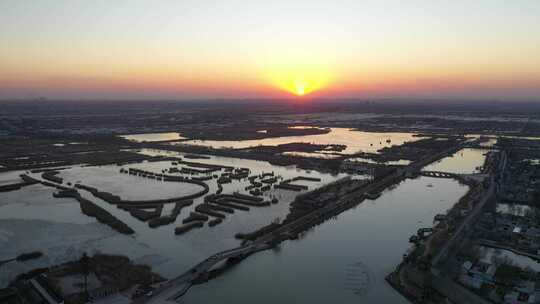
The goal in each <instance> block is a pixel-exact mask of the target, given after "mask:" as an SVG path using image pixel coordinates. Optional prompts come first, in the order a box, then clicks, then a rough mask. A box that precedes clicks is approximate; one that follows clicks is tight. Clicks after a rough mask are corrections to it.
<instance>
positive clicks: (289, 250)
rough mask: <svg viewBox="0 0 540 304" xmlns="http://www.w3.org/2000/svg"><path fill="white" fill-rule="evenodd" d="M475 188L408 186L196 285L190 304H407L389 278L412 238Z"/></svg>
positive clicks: (435, 182) (440, 182)
mask: <svg viewBox="0 0 540 304" xmlns="http://www.w3.org/2000/svg"><path fill="white" fill-rule="evenodd" d="M467 190H468V187H467V186H465V185H462V184H459V183H458V182H456V181H454V180H451V179H437V178H430V177H420V178H416V179H412V180H411V179H409V180H406V181H404V182H402V183H401V184H399V185H397V186H396V187H394V188H392V189H388V190H386V191H385V192H384V193H383V194H382V195H381V196H380V197H379V198H378V199H377V200H375V201H369V200H366V201H364V202H362V203H361V204H360V205H358V206H357V207H356V208H354V209H351V210H349V211H347V212H345V213H343V214H341V215H339V216H338V217H337V218H336V219H335V220H331V221H327V222H325V223H324V224H322V225H320V226H318V227H316V228H314V229H312V230H310V231H309V232H308V233H307V234H305V235H304V236H303V237H301V238H300V239H299V240H296V241H288V242H284V243H283V244H282V245H281V247H280V248H279V249H277V250H273V251H265V252H261V253H258V254H256V255H253V256H251V257H249V258H247V259H246V260H245V261H243V262H242V263H240V264H238V265H237V266H236V267H234V268H232V269H231V270H229V271H228V272H227V273H225V274H224V275H222V276H220V277H218V278H216V279H214V280H212V281H210V282H208V283H206V284H203V285H198V286H195V287H193V288H192V289H191V290H190V291H189V292H188V293H187V294H186V296H185V297H184V298H183V300H182V303H217V302H221V303H235V302H236V303H252V302H255V303H272V304H273V303H280V302H281V303H290V302H295V303H331V302H333V303H353V302H363V303H407V302H406V300H405V299H404V298H403V297H401V296H400V295H399V294H398V293H397V292H396V291H394V290H393V289H392V288H391V287H390V286H389V285H388V284H387V283H386V281H385V279H384V278H385V276H386V275H387V274H388V273H390V272H391V271H392V270H393V269H394V267H396V265H398V264H399V262H400V261H401V258H402V256H403V254H404V253H406V252H407V250H408V249H409V248H410V244H409V243H408V239H409V236H410V235H411V234H414V233H415V232H416V230H417V229H418V228H421V227H431V226H432V223H433V217H434V216H435V215H436V214H437V213H442V212H445V211H446V210H448V209H449V208H450V207H451V206H452V205H453V204H454V203H455V202H456V201H457V200H458V199H459V198H460V197H461V196H462V195H464V194H465V193H466V191H467Z"/></svg>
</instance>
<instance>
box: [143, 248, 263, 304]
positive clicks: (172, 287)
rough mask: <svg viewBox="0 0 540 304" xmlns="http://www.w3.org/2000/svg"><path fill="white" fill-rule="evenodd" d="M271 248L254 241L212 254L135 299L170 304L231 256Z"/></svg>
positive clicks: (149, 303)
mask: <svg viewBox="0 0 540 304" xmlns="http://www.w3.org/2000/svg"><path fill="white" fill-rule="evenodd" d="M268 248H270V246H269V245H268V244H266V243H252V244H248V245H245V246H240V247H237V248H233V249H229V250H224V251H221V252H218V253H216V254H213V255H211V256H210V257H208V258H206V259H205V260H204V261H202V262H200V263H199V264H197V265H195V266H194V267H192V268H191V269H190V270H188V271H187V272H185V273H183V274H182V275H180V276H178V277H176V278H174V279H172V280H169V281H167V283H165V284H163V285H161V286H160V287H158V288H157V289H156V290H155V291H154V292H153V295H152V296H151V297H149V298H145V299H140V300H136V301H134V303H137V304H143V303H145V304H170V303H176V301H177V300H178V299H179V298H180V297H182V296H183V295H184V294H185V293H186V292H187V291H188V290H189V288H191V286H192V285H193V284H194V282H195V281H196V280H197V279H200V278H204V277H205V276H207V275H208V273H209V271H210V270H211V269H212V268H213V267H214V266H216V265H217V264H219V263H221V262H222V261H226V260H227V259H231V258H243V257H246V256H248V255H250V254H252V253H254V252H257V251H262V250H266V249H268Z"/></svg>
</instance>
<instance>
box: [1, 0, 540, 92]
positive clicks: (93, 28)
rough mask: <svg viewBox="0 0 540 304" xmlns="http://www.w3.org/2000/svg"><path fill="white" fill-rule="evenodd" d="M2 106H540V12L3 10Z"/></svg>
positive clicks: (184, 6) (512, 6) (230, 2)
mask: <svg viewBox="0 0 540 304" xmlns="http://www.w3.org/2000/svg"><path fill="white" fill-rule="evenodd" d="M0 22H1V26H0V98H35V97H39V96H44V97H47V98H83V99H93V98H99V99H131V98H135V99H142V98H155V99H170V98H236V97H240V98H243V97H269V98H271V97H284V96H291V95H290V92H287V91H298V90H301V89H302V90H304V91H305V93H310V91H313V92H311V94H312V96H320V97H362V98H365V97H423V98H432V97H442V98H448V97H451V98H452V97H455V98H500V99H531V98H532V99H538V100H540V1H537V0H530V1H526V0H522V1H520V0H504V1H503V0H484V1H483V0H477V1H471V0H466V1H465V0H464V1H458V0H454V1H450V0H448V1H438V0H425V1H420V0H416V1H414V0H409V1H402V0H399V1H362V0H353V1H339V0H335V1H322V0H319V1H317V0H311V1H308V0H304V1H302V0H298V1H281V0H272V1H258V0H245V1H235V0H227V1H225V0H224V1H205V0H193V1H190V0H184V1H168V0H167V1H157V0H156V1H134V0H114V1H111V0H103V1H99V0H94V1H88V0H66V1H61V0H56V1H46V0H0Z"/></svg>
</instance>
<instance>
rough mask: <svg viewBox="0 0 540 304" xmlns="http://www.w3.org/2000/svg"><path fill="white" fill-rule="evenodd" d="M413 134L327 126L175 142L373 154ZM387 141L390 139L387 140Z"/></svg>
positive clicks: (221, 146)
mask: <svg viewBox="0 0 540 304" xmlns="http://www.w3.org/2000/svg"><path fill="white" fill-rule="evenodd" d="M414 135H415V134H414V133H379V132H363V131H354V130H351V129H347V128H330V132H329V133H326V134H318V135H305V136H285V137H274V138H265V139H256V140H237V141H229V140H188V141H184V142H182V143H175V144H179V145H181V144H190V145H200V146H207V147H213V148H234V149H241V148H249V147H256V146H261V145H262V146H277V145H282V144H288V143H298V142H303V143H312V144H317V145H330V144H336V145H345V146H347V147H346V149H345V150H343V151H341V152H340V153H342V154H353V153H356V152H360V151H361V152H370V153H376V152H377V151H378V150H380V149H382V148H384V147H391V146H392V145H402V144H403V143H405V142H410V141H416V140H419V139H421V137H415V136H414ZM387 140H390V142H387Z"/></svg>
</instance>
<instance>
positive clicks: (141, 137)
mask: <svg viewBox="0 0 540 304" xmlns="http://www.w3.org/2000/svg"><path fill="white" fill-rule="evenodd" d="M120 137H122V138H125V139H127V140H131V141H136V142H145V141H147V142H153V141H166V140H180V139H185V137H182V136H181V135H180V133H177V132H168V133H145V134H131V135H121V136H120Z"/></svg>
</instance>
